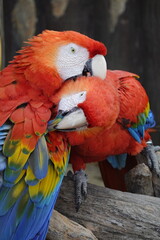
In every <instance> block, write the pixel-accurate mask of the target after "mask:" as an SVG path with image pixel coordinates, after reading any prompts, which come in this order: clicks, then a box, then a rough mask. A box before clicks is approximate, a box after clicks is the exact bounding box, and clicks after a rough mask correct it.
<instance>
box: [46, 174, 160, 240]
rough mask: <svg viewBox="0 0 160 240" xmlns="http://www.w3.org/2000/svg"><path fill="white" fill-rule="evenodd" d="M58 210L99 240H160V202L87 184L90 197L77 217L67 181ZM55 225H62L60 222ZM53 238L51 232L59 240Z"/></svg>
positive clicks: (72, 189)
mask: <svg viewBox="0 0 160 240" xmlns="http://www.w3.org/2000/svg"><path fill="white" fill-rule="evenodd" d="M56 210H58V211H59V212H60V213H62V214H63V215H65V216H67V217H68V218H69V219H71V220H73V221H75V222H77V223H79V224H81V225H83V226H84V227H85V228H87V229H89V230H91V231H92V232H93V234H94V235H95V236H96V237H97V239H99V240H104V239H113V240H114V239H117V240H121V239H127V240H130V239H134V240H135V239H152V240H153V239H160V226H159V220H160V200H159V198H155V197H150V196H145V195H138V194H132V193H126V192H120V191H116V190H111V189H108V188H105V187H99V186H96V185H92V184H88V197H87V199H86V201H85V202H84V203H83V205H82V206H81V208H80V210H79V212H78V213H76V212H75V208H74V185H73V182H72V181H71V180H69V179H68V178H67V177H65V179H64V181H63V184H62V187H61V191H60V195H59V198H58V201H57V204H56ZM54 214H55V213H54ZM54 214H53V217H52V220H53V221H54V217H55V215H54ZM56 221H58V222H59V223H60V221H59V220H56ZM50 229H52V228H50ZM64 231H66V230H64ZM52 236H53V235H52V234H51V230H50V236H49V239H50V240H51V239H56V238H54V237H52ZM59 239H65V240H66V239H77V240H80V239H83V238H65V237H64V238H63V237H62V238H59ZM86 239H87V238H86ZM88 239H92V238H88Z"/></svg>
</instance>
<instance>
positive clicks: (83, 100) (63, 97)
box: [48, 76, 120, 134]
mask: <svg viewBox="0 0 160 240" xmlns="http://www.w3.org/2000/svg"><path fill="white" fill-rule="evenodd" d="M52 101H53V102H54V103H55V104H57V103H58V104H57V106H58V108H57V111H58V114H57V116H56V118H55V119H54V120H51V121H50V122H49V124H48V129H49V131H52V130H53V128H54V129H57V130H61V131H76V132H79V133H80V134H86V133H87V132H91V131H92V130H93V131H94V130H98V131H101V130H102V129H104V128H105V129H109V128H110V127H111V126H113V124H114V123H115V122H116V119H117V117H118V114H119V108H120V106H119V96H118V91H117V88H116V87H115V86H114V85H113V83H112V81H106V80H102V79H101V78H98V77H93V76H92V77H91V76H90V77H79V78H77V79H76V81H73V80H70V81H66V82H65V84H64V85H63V86H62V88H61V89H60V90H59V92H58V93H57V94H56V95H55V96H53V97H52ZM67 134H68V133H67Z"/></svg>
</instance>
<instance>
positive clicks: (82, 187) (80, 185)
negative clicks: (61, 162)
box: [67, 169, 88, 212]
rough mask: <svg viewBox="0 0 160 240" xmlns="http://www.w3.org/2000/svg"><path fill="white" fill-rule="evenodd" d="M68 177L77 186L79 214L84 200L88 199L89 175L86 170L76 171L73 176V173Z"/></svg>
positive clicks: (76, 197) (76, 202)
mask: <svg viewBox="0 0 160 240" xmlns="http://www.w3.org/2000/svg"><path fill="white" fill-rule="evenodd" d="M67 176H68V177H69V178H71V179H72V180H73V181H74V185H75V208H76V212H78V210H79V208H80V206H81V204H82V202H83V200H85V199H86V197H87V180H88V178H87V175H86V173H85V171H84V170H82V169H81V170H80V171H76V172H75V174H73V173H72V172H71V171H69V172H68V174H67Z"/></svg>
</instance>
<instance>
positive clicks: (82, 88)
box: [49, 70, 159, 209]
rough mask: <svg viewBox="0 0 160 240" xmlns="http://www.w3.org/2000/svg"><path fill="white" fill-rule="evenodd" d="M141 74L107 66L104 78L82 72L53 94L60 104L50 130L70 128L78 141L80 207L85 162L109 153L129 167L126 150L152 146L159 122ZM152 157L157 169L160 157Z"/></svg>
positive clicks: (116, 162) (70, 138)
mask: <svg viewBox="0 0 160 240" xmlns="http://www.w3.org/2000/svg"><path fill="white" fill-rule="evenodd" d="M137 77H138V76H137V75H135V74H132V73H128V72H125V71H110V70H108V71H107V77H106V79H105V80H102V79H100V78H95V77H87V78H85V79H84V77H81V78H79V79H77V80H76V81H75V82H73V81H70V82H66V83H65V84H64V86H63V88H62V89H61V90H60V91H59V92H58V93H57V95H56V96H54V98H53V101H54V102H55V103H58V102H59V104H58V115H57V117H56V118H55V120H51V121H50V122H49V129H50V130H51V129H53V128H55V129H57V130H60V131H66V134H65V135H66V137H67V139H68V141H69V143H70V144H71V145H72V146H73V147H72V150H71V158H70V161H71V163H72V166H73V170H74V172H75V176H74V178H75V181H77V178H80V179H81V183H80V184H78V188H77V190H76V191H77V196H78V198H77V199H76V208H77V209H78V208H79V205H80V203H81V196H80V191H81V189H82V194H83V195H86V182H85V180H84V179H85V178H86V176H85V172H84V169H85V164H86V163H89V162H98V161H103V160H105V159H106V158H108V160H109V161H110V163H111V164H112V165H115V167H119V166H120V167H124V166H125V160H126V156H127V154H131V155H136V154H138V153H140V152H141V151H142V150H143V149H144V148H145V147H146V146H147V141H148V140H149V139H150V136H149V133H148V132H147V130H146V129H147V128H149V127H152V126H154V123H155V122H154V118H153V114H152V112H151V111H150V106H149V100H148V96H147V94H146V92H145V90H144V88H143V87H142V85H141V84H140V82H139V81H138V80H136V78H137ZM68 131H69V132H68ZM114 156H117V157H114ZM149 157H151V156H149ZM119 160H120V161H119ZM148 161H149V162H151V161H153V162H152V164H153V166H152V167H153V168H155V170H156V171H157V172H158V171H159V167H158V166H156V164H157V163H155V159H150V158H149V159H148ZM78 173H79V176H78ZM110 180H111V181H112V177H111V179H110ZM113 181H114V180H113Z"/></svg>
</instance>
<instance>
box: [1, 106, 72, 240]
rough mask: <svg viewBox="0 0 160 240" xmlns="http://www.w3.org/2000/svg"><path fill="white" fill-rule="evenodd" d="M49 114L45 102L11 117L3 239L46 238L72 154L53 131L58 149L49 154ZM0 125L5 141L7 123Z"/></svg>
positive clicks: (4, 165) (5, 163)
mask: <svg viewBox="0 0 160 240" xmlns="http://www.w3.org/2000/svg"><path fill="white" fill-rule="evenodd" d="M32 105H33V104H32ZM49 117H50V110H48V109H47V108H46V107H45V106H43V105H41V106H38V105H37V109H36V108H35V104H34V109H33V107H32V106H31V104H24V105H22V106H20V107H19V108H17V109H16V110H15V111H13V113H12V114H11V116H10V120H11V121H12V123H11V125H12V128H11V130H10V131H9V134H8V136H7V138H6V140H5V143H4V145H3V155H2V157H4V158H3V161H2V162H3V163H2V164H0V167H1V169H0V171H1V180H2V178H3V182H2V181H1V186H0V225H1V229H0V235H1V236H3V239H4V240H8V239H13V240H16V239H22V240H27V239H44V236H45V234H46V231H47V227H48V221H49V218H50V215H51V211H52V209H53V206H54V204H55V201H56V198H57V195H58V192H59V187H60V184H61V181H62V178H63V175H64V170H65V169H66V165H67V163H68V156H69V147H68V145H67V143H66V142H65V139H62V136H61V135H59V136H58V134H56V133H53V134H51V135H56V137H55V139H57V140H56V142H55V143H53V146H54V147H55V149H56V152H54V151H53V152H52V151H50V148H49V152H50V153H48V144H47V143H46V138H45V136H44V133H45V131H46V126H47V125H46V122H47V121H48V119H49ZM1 128H2V129H1V130H2V132H3V134H2V136H3V141H4V137H6V134H4V131H3V129H4V125H3V126H2V127H1ZM0 135H1V134H0ZM49 138H50V137H49V136H47V141H48V139H49ZM52 138H53V137H52ZM58 139H59V140H58ZM2 144H3V143H2ZM50 144H51V143H50ZM51 146H52V144H51ZM51 153H52V154H51ZM50 155H51V156H50ZM49 158H51V160H49ZM54 158H55V159H54ZM6 159H7V161H6Z"/></svg>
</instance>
